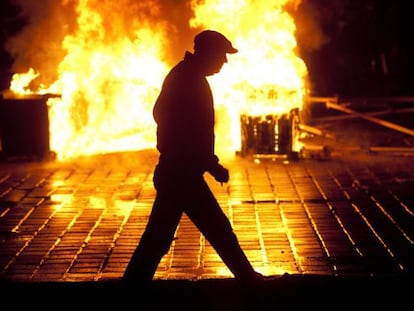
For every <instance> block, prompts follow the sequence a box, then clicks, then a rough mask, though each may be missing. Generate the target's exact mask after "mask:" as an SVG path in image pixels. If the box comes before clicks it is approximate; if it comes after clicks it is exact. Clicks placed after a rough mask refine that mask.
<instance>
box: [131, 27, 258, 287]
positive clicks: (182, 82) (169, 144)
mask: <svg viewBox="0 0 414 311" xmlns="http://www.w3.org/2000/svg"><path fill="white" fill-rule="evenodd" d="M236 52H237V49H235V48H234V47H233V46H232V43H231V42H230V41H229V40H228V39H227V38H226V37H225V36H223V35H222V34H221V33H219V32H216V31H212V30H205V31H202V32H200V33H199V34H197V35H196V36H195V38H194V53H190V52H188V51H187V52H186V53H185V56H184V59H183V60H182V61H180V62H179V63H178V64H177V65H176V66H175V67H174V68H173V69H172V70H171V71H170V73H169V74H168V75H167V76H166V78H165V80H164V83H163V85H162V89H161V92H160V94H159V97H158V99H157V101H156V103H155V106H154V110H153V115H154V119H155V121H156V123H157V149H158V151H159V153H160V155H159V161H158V163H157V165H156V168H155V171H154V179H153V181H154V186H155V188H156V190H157V194H156V198H155V201H154V204H153V208H152V211H151V215H150V217H149V221H148V223H147V226H146V229H145V232H144V234H143V235H142V237H141V240H140V243H139V245H138V247H137V248H136V250H135V252H134V254H133V256H132V258H131V260H130V262H129V264H128V266H127V269H126V271H125V274H124V280H126V281H138V282H144V283H145V282H149V281H151V280H152V279H153V276H154V274H155V272H156V269H157V267H158V264H159V262H160V260H161V259H162V257H163V256H164V255H165V254H166V253H167V252H168V250H169V248H170V245H171V243H172V241H173V239H174V235H175V231H176V228H177V226H178V224H179V221H180V218H181V216H182V214H183V213H185V214H186V215H187V216H188V217H189V218H190V219H191V221H192V222H193V223H194V224H195V225H196V226H197V228H198V229H199V230H200V232H201V233H202V234H203V235H204V236H205V238H206V239H207V240H208V241H209V242H210V243H211V245H212V246H213V247H214V249H215V250H216V251H217V253H218V254H219V256H220V257H221V259H222V260H223V262H224V263H225V264H226V265H227V267H228V268H229V269H230V271H231V272H232V273H233V275H234V276H235V278H236V279H237V280H240V281H241V282H242V283H243V284H251V282H253V281H260V280H261V279H262V275H261V274H260V273H258V272H256V271H255V270H254V269H253V267H252V265H251V263H250V262H249V260H248V258H247V257H246V255H245V254H244V252H243V250H242V249H241V247H240V245H239V242H238V239H237V237H236V235H235V234H234V232H233V229H232V227H231V224H230V222H229V220H228V218H227V216H226V215H225V214H224V213H223V211H222V209H221V207H220V206H219V204H218V202H217V200H216V198H215V196H214V194H213V193H212V191H211V190H210V189H209V186H208V184H207V183H206V181H205V179H204V173H206V172H208V173H210V174H211V175H212V176H213V177H214V178H215V180H217V181H218V182H220V183H226V182H228V180H229V172H228V170H227V169H226V168H225V167H224V166H222V165H221V164H220V163H219V159H218V157H217V156H216V155H215V151H214V105H213V96H212V92H211V89H210V86H209V83H208V81H207V79H206V76H209V75H213V74H215V73H218V72H219V71H220V70H221V68H222V66H223V64H224V63H226V62H227V53H236Z"/></svg>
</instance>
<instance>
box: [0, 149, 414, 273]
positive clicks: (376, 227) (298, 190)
mask: <svg viewBox="0 0 414 311" xmlns="http://www.w3.org/2000/svg"><path fill="white" fill-rule="evenodd" d="M155 161H156V155H155V153H154V152H153V151H139V152H131V153H121V154H113V155H106V156H94V157H90V158H82V159H78V160H76V161H70V162H40V163H39V162H34V163H33V162H31V163H21V162H20V163H2V164H0V168H1V171H0V276H1V278H2V279H6V280H24V281H97V280H117V279H120V278H121V277H122V275H123V272H124V269H125V268H126V265H127V263H128V261H129V258H130V256H131V254H132V252H133V250H134V248H135V247H136V245H137V243H138V242H139V239H140V236H141V234H142V232H143V230H144V226H145V224H146V221H147V218H148V215H149V212H150V209H151V205H152V201H153V199H154V195H155V192H154V189H153V185H152V169H153V166H154V164H155ZM225 164H226V165H228V167H229V169H230V174H231V179H230V181H229V183H228V184H227V185H223V186H221V185H220V184H218V183H216V182H215V181H214V180H213V179H212V178H210V177H209V176H208V175H206V178H207V179H208V181H209V183H210V184H211V187H212V189H213V191H214V192H215V194H216V196H217V198H218V200H219V202H220V204H221V206H222V208H223V210H224V211H225V213H226V214H227V215H228V216H229V218H230V220H231V221H232V224H233V227H234V230H235V232H236V234H237V236H238V237H239V240H240V243H241V245H242V247H243V249H244V250H245V251H246V254H247V256H248V257H249V259H250V260H251V261H252V263H253V265H254V266H255V268H256V269H257V270H258V271H261V272H262V273H263V274H265V275H267V276H270V275H272V276H281V275H284V274H289V275H295V274H298V275H326V276H353V275H358V276H361V275H366V276H369V275H379V276H385V275H399V274H405V273H411V272H412V271H413V268H414V247H413V244H414V200H413V196H414V193H413V190H412V189H414V188H413V185H414V166H413V162H412V158H411V157H406V156H383V155H360V156H356V155H353V156H347V157H342V156H338V157H336V158H332V159H328V160H318V159H300V160H298V161H290V162H289V161H286V159H285V158H276V157H273V158H267V159H266V158H263V159H257V158H256V159H253V158H235V159H232V160H229V161H228V162H227V163H225ZM229 277H231V273H230V272H229V270H228V269H227V268H226V266H225V265H224V264H223V263H222V261H221V260H220V258H219V257H218V256H217V254H216V253H215V251H214V250H213V249H212V247H211V246H210V245H209V243H208V241H206V240H205V239H204V237H203V236H202V235H200V233H199V231H198V230H197V229H196V228H195V227H194V225H193V224H192V223H191V222H190V221H189V219H188V218H187V217H186V216H184V217H183V218H182V220H181V222H180V225H179V227H178V229H177V233H176V239H175V241H174V243H173V245H172V246H171V248H170V251H169V253H168V254H167V255H166V256H165V257H164V258H163V260H162V262H161V263H160V265H159V267H158V270H157V273H156V279H158V280H177V279H178V280H179V279H185V280H201V279H212V278H213V279H214V278H219V279H220V278H229Z"/></svg>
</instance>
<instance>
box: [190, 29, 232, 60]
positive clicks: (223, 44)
mask: <svg viewBox="0 0 414 311" xmlns="http://www.w3.org/2000/svg"><path fill="white" fill-rule="evenodd" d="M211 49H216V50H218V51H223V52H225V53H230V54H234V53H237V52H238V50H237V49H236V48H234V47H233V45H232V43H231V42H230V40H229V39H227V38H226V37H225V36H224V35H223V34H221V33H219V32H217V31H214V30H204V31H202V32H200V33H198V34H197V35H196V36H195V37H194V50H211Z"/></svg>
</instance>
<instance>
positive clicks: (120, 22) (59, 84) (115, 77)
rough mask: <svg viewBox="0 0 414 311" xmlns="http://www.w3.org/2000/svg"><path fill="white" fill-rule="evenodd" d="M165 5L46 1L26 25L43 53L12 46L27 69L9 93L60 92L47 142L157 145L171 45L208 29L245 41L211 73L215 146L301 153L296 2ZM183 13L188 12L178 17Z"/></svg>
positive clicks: (51, 109) (19, 65)
mask: <svg viewBox="0 0 414 311" xmlns="http://www.w3.org/2000/svg"><path fill="white" fill-rule="evenodd" d="M18 2H19V3H20V4H21V5H22V6H23V7H24V11H25V12H29V11H34V9H36V5H35V4H34V3H37V2H33V3H31V4H30V5H29V4H27V3H25V1H18ZM42 3H43V2H42ZM167 3H168V4H169V1H166V2H165V1H164V2H163V1H130V0H122V1H106V2H101V1H91V0H89V1H88V0H77V1H71V2H69V1H54V0H51V1H48V2H45V3H43V6H44V7H39V9H40V10H41V12H42V18H39V16H38V15H34V16H35V17H36V18H33V20H32V23H30V24H29V26H28V27H29V28H27V29H26V31H25V32H24V34H28V33H29V34H31V35H32V36H33V35H35V38H37V40H34V41H33V42H34V43H33V44H35V45H36V53H33V55H32V56H33V57H30V54H29V53H25V54H24V58H23V60H21V59H20V58H19V53H15V54H16V55H17V57H16V62H15V69H20V70H21V72H23V74H20V75H18V74H16V75H15V76H14V77H13V81H12V84H11V90H10V91H11V92H13V93H14V94H15V95H17V94H36V95H41V94H59V96H54V97H50V98H48V99H47V102H46V104H47V109H48V121H49V131H48V133H49V136H50V149H51V150H53V151H54V152H56V155H57V159H60V160H63V159H68V158H73V157H77V156H81V155H89V154H99V153H108V152H114V151H130V150H139V149H146V148H152V147H154V145H155V124H154V122H153V119H152V107H153V103H154V101H155V98H156V96H157V95H158V91H159V88H160V86H161V82H162V78H163V77H164V75H165V73H166V72H167V70H168V69H169V67H170V64H171V63H173V62H175V60H172V59H167V57H166V55H169V54H170V51H168V53H166V51H167V50H170V49H172V48H174V49H175V53H174V54H175V55H177V54H179V55H180V57H182V55H183V53H184V51H185V50H186V49H187V50H192V42H191V41H189V40H188V41H186V40H185V39H186V38H187V37H188V38H192V35H193V34H194V33H195V32H197V31H199V30H200V29H203V28H215V29H217V30H218V31H220V32H222V33H225V34H226V35H227V36H228V37H230V38H232V41H234V43H235V44H236V45H237V46H238V47H239V53H238V54H237V55H234V57H233V58H232V61H231V62H229V63H228V64H226V66H225V67H224V68H223V70H222V72H221V74H220V75H219V76H214V77H211V85H212V89H213V92H214V93H215V98H216V107H217V109H216V111H217V113H218V114H219V115H218V116H217V118H216V119H217V132H218V135H217V136H218V137H220V139H219V140H218V141H217V148H218V150H217V152H218V153H220V154H223V155H234V154H235V153H237V152H241V153H247V152H250V151H252V150H253V152H257V153H268V154H271V153H276V154H279V153H291V152H296V151H297V148H298V137H297V132H296V130H295V129H296V124H297V115H298V111H300V110H301V109H302V106H303V104H304V98H305V96H306V95H307V92H308V89H307V81H306V79H307V68H306V65H305V63H304V62H303V61H302V59H301V58H300V57H299V56H298V55H297V45H296V39H295V29H296V28H295V21H294V19H293V18H292V16H291V15H290V14H289V12H288V11H289V10H292V9H294V7H295V5H298V3H299V2H298V1H296V0H291V1H288V0H278V1H274V0H272V1H270V0H269V1H259V2H258V1H241V0H240V1H232V2H231V5H229V4H228V3H223V2H222V1H219V0H207V1H203V2H202V3H200V2H199V1H195V0H193V1H187V2H185V1H183V2H182V3H180V9H184V8H185V9H186V10H187V11H185V13H186V14H181V13H183V12H180V14H175V13H177V8H175V9H172V10H170V11H169V12H172V13H171V14H170V15H171V16H170V17H168V18H166V16H167V15H166V12H167V10H166V8H165V6H166V5H167ZM171 4H172V2H171ZM174 4H175V5H177V2H176V1H174ZM25 6H29V8H28V7H25ZM29 9H30V10H29ZM62 12H67V14H64V16H62V14H63V13H62ZM174 12H175V13H174ZM45 15H47V16H45ZM177 16H184V17H185V18H184V20H180V21H179V22H178V21H177ZM50 20H51V21H54V22H53V23H52V24H50V23H49V22H47V21H50ZM229 20H231V23H229V22H228V21H229ZM173 21H174V23H173ZM183 25H186V26H185V27H187V28H184V26H183ZM183 29H186V30H185V31H183ZM40 34H41V35H40ZM182 34H186V35H184V36H181V35H182ZM180 36H181V37H180ZM178 37H180V38H179V39H177V38H178ZM55 38H56V40H55V41H53V40H54V39H55ZM23 41H24V40H23V39H20V38H15V39H14V40H12V42H11V43H10V46H12V48H13V49H14V50H15V51H17V49H18V48H19V46H23V47H25V48H26V50H30V51H33V48H31V47H30V46H28V45H27V44H28V42H25V45H22V42H23ZM177 43H179V44H177ZM13 44H15V45H14V46H13ZM42 53H43V54H44V55H43V57H42V58H41V61H39V59H40V57H39V55H42ZM44 56H47V57H49V58H50V61H49V60H48V59H47V58H46V57H44ZM53 66H54V67H53ZM221 137H223V138H221ZM255 140H257V141H255ZM253 141H254V142H253ZM248 150H250V151H248Z"/></svg>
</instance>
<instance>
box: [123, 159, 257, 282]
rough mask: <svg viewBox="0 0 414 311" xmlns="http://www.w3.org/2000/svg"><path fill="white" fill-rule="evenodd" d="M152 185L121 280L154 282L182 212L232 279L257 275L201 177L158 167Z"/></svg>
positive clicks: (244, 278)
mask: <svg viewBox="0 0 414 311" xmlns="http://www.w3.org/2000/svg"><path fill="white" fill-rule="evenodd" d="M153 182H154V187H155V189H156V191H157V193H156V197H155V201H154V203H153V206H152V210H151V213H150V216H149V219H148V222H147V225H146V227H145V230H144V233H143V235H142V236H141V239H140V241H139V244H138V246H137V248H136V249H135V251H134V253H133V254H132V257H131V259H130V262H129V263H128V265H127V268H126V270H125V273H124V277H123V279H124V280H133V281H140V282H149V281H151V280H152V279H153V277H154V274H155V272H156V270H157V267H158V265H159V263H160V261H161V259H162V257H163V256H164V255H165V254H166V253H168V251H169V248H170V246H171V243H172V242H173V239H174V238H175V232H176V229H177V226H178V224H179V221H180V219H181V217H182V215H183V213H185V214H186V215H187V216H188V217H189V219H190V220H191V221H192V222H193V223H194V225H195V226H196V227H197V228H198V230H199V231H200V232H201V233H202V234H203V235H204V237H205V238H206V239H207V240H208V241H209V243H210V244H211V245H212V247H213V248H214V249H215V251H216V252H217V254H218V255H219V256H220V258H221V259H222V260H223V262H224V263H225V265H226V266H227V267H228V268H229V270H230V271H231V272H232V274H233V275H234V277H235V278H237V279H240V280H249V279H250V278H254V277H255V276H256V272H255V270H254V268H253V267H252V265H251V263H250V262H249V260H248V258H247V257H246V255H245V253H244V251H243V250H242V248H241V246H240V244H239V241H238V239H237V236H236V235H235V233H234V232H233V229H232V226H231V223H230V221H229V219H228V218H227V216H226V215H225V214H224V212H223V211H222V209H221V207H220V205H219V203H218V202H217V199H216V198H215V196H214V194H213V193H212V191H211V189H210V188H209V186H208V184H207V182H206V181H205V179H204V176H203V174H201V173H199V172H197V173H195V174H187V173H186V174H183V173H182V172H171V170H165V169H163V168H162V167H161V166H160V165H157V166H156V168H155V171H154V177H153Z"/></svg>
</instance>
